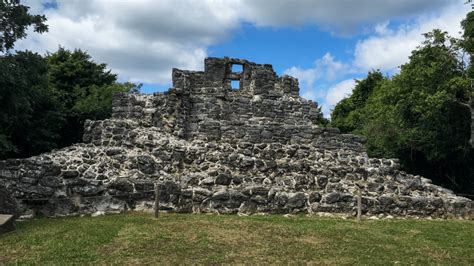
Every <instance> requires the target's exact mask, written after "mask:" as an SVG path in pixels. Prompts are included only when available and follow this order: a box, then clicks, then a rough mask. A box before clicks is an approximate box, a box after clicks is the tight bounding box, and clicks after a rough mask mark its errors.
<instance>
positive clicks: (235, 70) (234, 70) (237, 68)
mask: <svg viewBox="0 0 474 266" xmlns="http://www.w3.org/2000/svg"><path fill="white" fill-rule="evenodd" d="M243 71H244V66H243V65H239V64H233V65H232V73H242V72H243Z"/></svg>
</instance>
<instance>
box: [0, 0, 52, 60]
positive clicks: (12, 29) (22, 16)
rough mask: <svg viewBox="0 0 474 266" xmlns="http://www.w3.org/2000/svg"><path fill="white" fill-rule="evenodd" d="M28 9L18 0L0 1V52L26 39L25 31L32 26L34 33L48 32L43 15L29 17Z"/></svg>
mask: <svg viewBox="0 0 474 266" xmlns="http://www.w3.org/2000/svg"><path fill="white" fill-rule="evenodd" d="M28 9H29V7H27V6H24V5H22V4H20V0H0V52H5V51H8V50H9V49H11V48H13V46H14V43H15V41H17V40H19V39H23V38H25V37H26V30H27V28H28V27H29V26H31V25H33V26H34V31H35V32H38V33H43V32H46V31H48V26H47V25H46V24H45V22H46V17H45V16H44V15H31V14H29V13H28Z"/></svg>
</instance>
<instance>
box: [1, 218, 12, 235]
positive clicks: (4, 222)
mask: <svg viewBox="0 0 474 266" xmlns="http://www.w3.org/2000/svg"><path fill="white" fill-rule="evenodd" d="M13 230H15V216H13V215H11V214H0V234H1V233H5V232H9V231H13Z"/></svg>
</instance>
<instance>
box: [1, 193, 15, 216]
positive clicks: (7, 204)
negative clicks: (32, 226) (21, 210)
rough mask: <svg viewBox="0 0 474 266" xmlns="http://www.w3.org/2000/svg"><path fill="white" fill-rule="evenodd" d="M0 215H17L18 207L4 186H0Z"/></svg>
mask: <svg viewBox="0 0 474 266" xmlns="http://www.w3.org/2000/svg"><path fill="white" fill-rule="evenodd" d="M0 214H12V215H15V216H16V215H18V205H17V203H16V201H15V199H14V198H13V197H12V195H11V194H10V192H9V191H8V190H7V188H6V187H5V186H2V185H0Z"/></svg>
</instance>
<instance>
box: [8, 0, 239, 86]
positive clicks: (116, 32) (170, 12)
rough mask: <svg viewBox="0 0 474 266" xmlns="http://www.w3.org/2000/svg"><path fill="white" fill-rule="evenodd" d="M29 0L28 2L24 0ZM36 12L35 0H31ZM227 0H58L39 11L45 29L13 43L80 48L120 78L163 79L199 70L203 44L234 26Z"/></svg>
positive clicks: (23, 46) (35, 48) (46, 48)
mask: <svg viewBox="0 0 474 266" xmlns="http://www.w3.org/2000/svg"><path fill="white" fill-rule="evenodd" d="M26 4H30V3H28V2H27V3H26ZM31 5H32V8H31V12H32V13H38V11H39V9H40V7H39V6H38V1H31ZM229 6H231V2H230V1H229V2H215V1H211V0H209V1H202V0H201V1H193V2H190V1H171V0H163V1H159V2H158V1H151V0H148V1H146V0H138V1H129V2H125V1H118V2H114V3H112V2H110V1H105V0H90V1H77V0H61V1H57V9H46V10H44V11H43V12H39V13H45V15H46V16H47V18H48V21H47V24H48V25H49V32H48V33H45V34H43V35H38V34H30V35H29V37H28V38H27V39H25V40H21V41H19V42H18V43H17V45H16V47H15V48H16V49H19V50H22V49H30V50H33V51H37V52H40V53H44V52H46V51H50V52H53V51H56V50H57V48H58V46H59V45H61V46H64V47H65V48H67V49H75V48H80V49H82V50H85V51H87V52H88V53H89V54H91V55H92V57H93V58H94V60H95V61H97V62H106V63H107V64H108V66H109V67H110V68H111V69H112V70H113V71H114V72H115V73H118V74H119V77H120V78H121V79H122V80H130V81H134V82H145V83H160V84H167V83H169V82H170V79H171V69H172V68H173V67H177V68H183V69H195V70H199V69H202V68H203V60H204V58H205V57H206V56H207V51H206V50H207V47H208V46H209V45H211V44H215V43H216V42H218V41H220V40H223V39H225V38H227V37H228V34H229V32H231V31H232V30H233V29H235V28H237V27H239V23H238V17H237V16H236V15H237V14H235V12H234V11H233V10H234V9H232V8H229Z"/></svg>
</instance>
